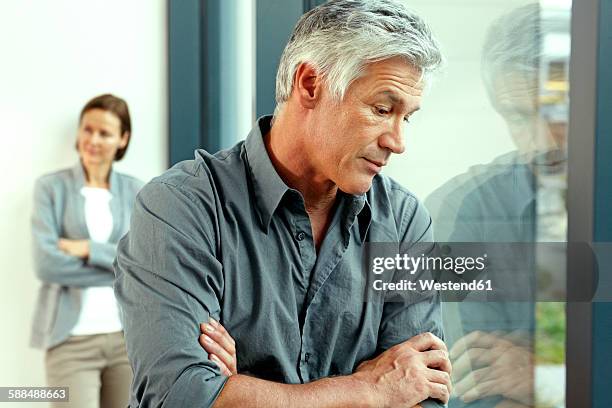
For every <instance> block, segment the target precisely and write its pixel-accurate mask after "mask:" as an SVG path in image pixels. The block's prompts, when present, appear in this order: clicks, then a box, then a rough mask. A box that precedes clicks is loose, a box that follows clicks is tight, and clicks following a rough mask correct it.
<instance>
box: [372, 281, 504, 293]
mask: <svg viewBox="0 0 612 408" xmlns="http://www.w3.org/2000/svg"><path fill="white" fill-rule="evenodd" d="M372 286H373V288H374V290H378V291H381V290H385V291H387V290H389V291H397V290H399V291H406V290H411V291H412V290H420V291H430V290H436V291H451V290H456V291H491V290H493V285H492V284H491V280H490V279H489V280H482V279H481V280H473V281H471V282H452V281H448V282H436V281H435V280H433V279H430V280H419V281H417V282H413V281H409V280H405V279H402V280H401V281H399V282H383V281H382V280H380V279H379V280H375V281H374V282H373V284H372Z"/></svg>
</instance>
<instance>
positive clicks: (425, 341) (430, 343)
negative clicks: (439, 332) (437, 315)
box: [402, 332, 448, 351]
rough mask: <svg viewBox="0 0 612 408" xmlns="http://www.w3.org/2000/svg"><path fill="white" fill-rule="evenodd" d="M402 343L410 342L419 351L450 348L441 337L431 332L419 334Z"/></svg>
mask: <svg viewBox="0 0 612 408" xmlns="http://www.w3.org/2000/svg"><path fill="white" fill-rule="evenodd" d="M402 344H410V345H411V346H412V347H413V348H414V349H416V350H417V351H427V350H445V351H447V350H448V349H447V348H446V344H444V342H443V341H442V340H441V339H440V338H439V337H437V336H436V335H435V334H433V333H429V332H427V333H421V334H418V335H416V336H414V337H413V338H411V339H410V340H408V341H406V342H404V343H402Z"/></svg>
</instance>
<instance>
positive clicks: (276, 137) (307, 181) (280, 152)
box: [264, 117, 338, 217]
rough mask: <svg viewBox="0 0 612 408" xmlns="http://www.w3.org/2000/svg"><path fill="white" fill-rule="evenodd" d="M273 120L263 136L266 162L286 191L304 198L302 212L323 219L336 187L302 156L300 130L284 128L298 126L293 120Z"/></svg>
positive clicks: (336, 189) (302, 148)
mask: <svg viewBox="0 0 612 408" xmlns="http://www.w3.org/2000/svg"><path fill="white" fill-rule="evenodd" d="M279 119H280V120H278V119H277V120H275V122H274V125H273V126H272V128H271V129H270V132H269V133H268V134H267V135H265V136H264V142H265V145H266V150H267V151H268V155H269V156H270V161H271V162H272V164H273V165H274V168H275V169H276V171H277V172H278V174H279V176H280V177H281V179H283V181H284V182H285V184H287V185H288V186H289V187H291V188H294V189H296V190H298V191H299V192H300V193H302V196H303V197H304V201H305V205H306V211H307V212H308V214H310V215H314V216H319V217H326V215H327V214H328V213H329V212H330V211H331V209H332V208H333V206H334V203H335V201H336V194H337V193H338V186H337V185H336V184H335V183H334V182H333V181H331V180H329V179H328V178H327V177H325V176H324V175H322V174H320V173H317V171H316V170H315V168H314V166H313V165H312V163H310V162H309V158H308V157H307V156H308V155H305V154H304V152H305V148H304V145H303V142H302V141H303V140H304V138H305V137H308V136H307V135H305V134H303V132H304V129H303V128H300V129H296V128H295V127H291V126H288V125H287V124H288V123H301V122H300V121H295V120H289V121H286V120H283V119H284V118H283V117H281V118H279Z"/></svg>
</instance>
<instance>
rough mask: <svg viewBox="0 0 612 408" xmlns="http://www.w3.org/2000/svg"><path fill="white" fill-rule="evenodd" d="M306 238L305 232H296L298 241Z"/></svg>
mask: <svg viewBox="0 0 612 408" xmlns="http://www.w3.org/2000/svg"><path fill="white" fill-rule="evenodd" d="M304 238H306V234H304V232H303V231H300V232H298V233H297V234H295V239H297V240H298V241H303V240H304Z"/></svg>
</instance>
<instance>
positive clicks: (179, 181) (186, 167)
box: [142, 144, 244, 202]
mask: <svg viewBox="0 0 612 408" xmlns="http://www.w3.org/2000/svg"><path fill="white" fill-rule="evenodd" d="M239 153H240V144H238V145H236V146H234V147H233V148H231V149H227V150H222V151H220V152H217V153H215V154H211V153H209V152H207V151H206V150H203V149H198V150H196V151H195V152H194V156H195V157H194V158H193V159H190V160H183V161H181V162H178V163H176V164H175V165H174V166H172V167H171V168H170V169H168V170H166V171H165V172H163V173H162V174H161V175H159V176H157V177H155V178H153V179H152V180H151V181H149V182H148V183H147V184H146V185H145V186H144V188H143V189H142V190H143V191H145V192H146V191H151V190H159V189H164V190H168V191H174V192H177V193H181V194H183V195H186V196H188V197H189V198H190V199H191V200H192V201H194V202H200V201H201V200H206V201H208V200H213V198H214V196H215V195H216V194H217V192H218V190H219V189H220V188H222V185H223V184H224V183H226V182H229V180H228V175H230V174H234V175H235V177H236V178H244V175H243V174H242V173H243V170H242V169H243V166H242V165H241V164H240V160H241V159H240V157H239Z"/></svg>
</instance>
